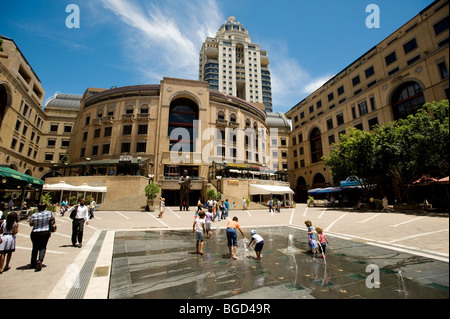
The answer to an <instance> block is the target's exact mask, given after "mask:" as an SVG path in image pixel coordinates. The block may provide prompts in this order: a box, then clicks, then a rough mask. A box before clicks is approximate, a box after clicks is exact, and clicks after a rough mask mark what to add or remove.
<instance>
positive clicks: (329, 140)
mask: <svg viewBox="0 0 450 319" xmlns="http://www.w3.org/2000/svg"><path fill="white" fill-rule="evenodd" d="M335 142H336V138H335V137H334V134H333V135H330V136H328V145H332V144H333V143H335Z"/></svg>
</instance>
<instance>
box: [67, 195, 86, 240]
mask: <svg viewBox="0 0 450 319" xmlns="http://www.w3.org/2000/svg"><path fill="white" fill-rule="evenodd" d="M75 210H76V212H75V213H74V214H72V212H74V211H75ZM68 213H69V214H70V218H72V217H73V218H72V246H74V247H76V246H77V240H78V247H79V248H81V246H83V230H84V222H86V225H89V212H88V207H87V206H86V205H85V203H84V198H80V201H79V203H78V204H77V205H74V206H72V207H71V208H70V209H69V210H68Z"/></svg>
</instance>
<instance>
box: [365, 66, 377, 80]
mask: <svg viewBox="0 0 450 319" xmlns="http://www.w3.org/2000/svg"><path fill="white" fill-rule="evenodd" d="M364 72H365V73H366V79H367V78H370V77H371V76H372V75H374V74H375V70H374V68H373V66H371V67H370V68H368V69H367V70H366V71H364Z"/></svg>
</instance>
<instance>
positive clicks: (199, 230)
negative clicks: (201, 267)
mask: <svg viewBox="0 0 450 319" xmlns="http://www.w3.org/2000/svg"><path fill="white" fill-rule="evenodd" d="M192 231H193V232H195V239H196V240H197V244H196V248H197V254H200V255H203V239H204V233H205V212H203V211H200V212H199V213H198V218H196V219H195V221H194V225H193V226H192ZM199 245H200V250H198V247H199Z"/></svg>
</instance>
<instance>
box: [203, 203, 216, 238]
mask: <svg viewBox="0 0 450 319" xmlns="http://www.w3.org/2000/svg"><path fill="white" fill-rule="evenodd" d="M200 211H202V210H200ZM211 211H212V208H208V211H207V212H206V213H205V216H206V217H205V226H206V237H207V238H211V225H212V218H213V214H212V212H211Z"/></svg>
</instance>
